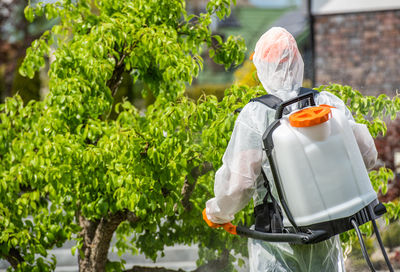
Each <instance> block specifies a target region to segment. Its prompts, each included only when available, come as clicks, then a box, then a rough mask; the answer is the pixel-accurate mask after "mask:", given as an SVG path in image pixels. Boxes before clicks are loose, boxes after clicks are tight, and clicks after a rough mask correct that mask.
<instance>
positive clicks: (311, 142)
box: [272, 108, 377, 226]
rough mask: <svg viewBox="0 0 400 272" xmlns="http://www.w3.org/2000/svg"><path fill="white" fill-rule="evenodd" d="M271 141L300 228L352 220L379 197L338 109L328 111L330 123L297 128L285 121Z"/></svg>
mask: <svg viewBox="0 0 400 272" xmlns="http://www.w3.org/2000/svg"><path fill="white" fill-rule="evenodd" d="M272 140H273V143H274V151H273V154H272V155H273V158H274V161H275V164H276V167H277V171H278V175H279V177H280V182H281V186H282V189H283V193H284V197H285V199H286V202H287V204H288V207H289V209H290V211H291V213H292V216H293V218H294V221H295V222H296V224H297V225H298V226H309V225H312V224H316V223H321V222H326V221H331V220H334V219H339V218H344V217H348V216H351V215H353V214H355V213H356V212H358V211H359V210H361V209H362V208H364V207H365V206H367V205H368V204H369V203H370V202H372V201H373V200H375V199H376V198H377V195H376V192H375V191H374V190H373V188H372V185H371V182H370V180H369V177H368V173H367V169H366V168H365V165H364V162H363V159H362V156H361V153H360V150H359V148H358V145H357V142H356V139H355V137H354V135H353V131H352V129H351V127H350V124H349V122H348V120H347V119H346V117H345V116H344V114H343V113H342V112H340V111H339V110H337V109H335V108H332V109H330V116H329V120H327V121H324V122H322V123H319V124H316V125H311V126H306V127H293V126H292V125H291V124H290V122H289V119H288V117H283V118H282V119H281V125H280V126H279V127H278V128H277V129H276V130H275V131H274V132H273V134H272ZM284 225H286V226H287V225H289V223H288V221H287V220H285V222H284Z"/></svg>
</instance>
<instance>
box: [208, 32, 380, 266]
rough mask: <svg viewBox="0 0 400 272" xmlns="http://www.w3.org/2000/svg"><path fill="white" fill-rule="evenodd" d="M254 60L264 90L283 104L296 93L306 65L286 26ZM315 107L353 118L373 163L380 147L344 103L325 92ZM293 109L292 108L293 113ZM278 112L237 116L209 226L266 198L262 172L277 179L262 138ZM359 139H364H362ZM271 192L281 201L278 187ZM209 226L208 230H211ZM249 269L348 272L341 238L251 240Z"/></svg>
mask: <svg viewBox="0 0 400 272" xmlns="http://www.w3.org/2000/svg"><path fill="white" fill-rule="evenodd" d="M253 62H254V65H255V66H256V69H257V75H258V77H259V79H260V81H261V83H262V85H263V86H264V88H265V90H266V91H267V92H268V93H269V94H272V95H275V96H277V97H278V98H280V99H281V100H287V99H290V98H293V97H296V96H297V95H298V91H299V89H300V87H301V84H302V80H303V71H304V64H303V60H302V58H301V55H300V53H299V51H298V49H297V45H296V41H295V40H294V38H293V37H292V35H291V34H290V33H289V32H287V31H286V30H285V29H283V28H272V29H270V30H269V31H267V32H266V33H265V34H264V35H263V36H261V38H260V39H259V41H258V42H257V45H256V48H255V53H254V55H253ZM315 100H316V103H317V104H327V105H331V106H334V107H336V108H338V109H340V110H342V111H343V112H344V113H345V114H346V117H347V118H348V119H349V120H350V122H351V124H352V128H353V132H354V134H355V136H356V139H357V142H358V144H359V147H360V150H361V153H362V154H363V158H364V162H365V163H366V166H367V167H368V168H369V167H371V166H373V164H375V161H376V156H377V153H376V149H375V146H374V144H373V140H372V137H371V136H370V135H369V132H368V130H367V128H366V127H365V126H363V125H359V124H356V123H355V122H354V120H353V118H352V116H351V113H350V112H349V111H348V110H347V108H346V106H345V105H344V103H343V102H342V101H341V100H340V99H338V98H337V97H336V96H334V95H332V94H330V93H327V92H321V93H319V94H318V95H316V97H315ZM295 109H296V106H293V107H292V108H291V110H295ZM274 115H275V111H274V110H273V109H271V108H269V107H267V106H266V105H263V104H262V103H257V102H250V103H248V104H247V105H246V106H245V107H244V108H243V109H242V111H241V113H240V114H239V116H238V118H237V120H236V123H235V127H234V130H233V132H232V136H231V139H230V141H229V144H228V147H227V149H226V151H225V154H224V157H223V165H222V167H221V168H220V169H218V171H217V173H216V175H215V185H214V191H215V197H214V198H212V199H210V200H209V201H207V203H206V209H205V213H206V216H207V221H208V224H209V225H210V224H211V225H212V223H215V224H224V223H227V222H230V221H231V220H233V218H234V215H235V214H236V213H237V212H238V211H240V210H241V209H243V208H244V207H245V206H246V205H247V203H248V202H249V201H250V199H251V198H252V197H253V201H254V206H257V205H260V204H262V202H263V199H264V196H265V194H266V188H265V187H264V185H263V183H264V180H263V177H262V175H261V168H263V170H264V172H265V173H266V176H267V178H268V180H270V181H271V180H273V178H272V174H271V171H270V168H269V163H268V160H267V158H266V155H265V152H264V151H263V146H262V135H263V133H264V132H265V129H266V128H267V127H268V125H270V124H271V123H272V122H273V121H274ZM359 139H362V141H361V140H359ZM270 186H271V190H272V194H273V195H274V196H275V198H276V199H278V198H277V193H276V190H275V188H274V184H273V183H270ZM211 225H210V226H211ZM248 245H249V259H250V271H344V265H343V257H342V253H341V246H340V241H339V238H338V237H334V238H331V239H329V240H326V241H324V242H321V243H318V244H313V245H289V244H287V243H267V242H263V241H259V240H253V239H249V244H248Z"/></svg>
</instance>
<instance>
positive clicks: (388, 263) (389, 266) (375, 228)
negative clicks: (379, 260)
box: [372, 220, 394, 272]
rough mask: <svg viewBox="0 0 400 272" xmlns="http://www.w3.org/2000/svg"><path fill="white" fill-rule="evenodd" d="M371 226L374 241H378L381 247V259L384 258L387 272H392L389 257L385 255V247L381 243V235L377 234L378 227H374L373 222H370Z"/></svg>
mask: <svg viewBox="0 0 400 272" xmlns="http://www.w3.org/2000/svg"><path fill="white" fill-rule="evenodd" d="M372 226H373V227H374V231H375V235H376V239H378V243H379V246H380V247H381V251H382V254H383V257H384V258H385V261H386V264H387V266H388V268H389V271H390V272H394V270H393V267H392V264H391V263H390V261H389V257H388V255H387V254H386V250H385V247H384V246H383V242H382V239H381V235H380V234H379V230H378V226H377V225H376V222H375V220H372Z"/></svg>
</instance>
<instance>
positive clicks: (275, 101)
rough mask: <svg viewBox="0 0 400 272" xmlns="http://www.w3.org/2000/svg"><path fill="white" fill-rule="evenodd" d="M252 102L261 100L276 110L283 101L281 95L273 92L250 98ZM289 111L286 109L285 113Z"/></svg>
mask: <svg viewBox="0 0 400 272" xmlns="http://www.w3.org/2000/svg"><path fill="white" fill-rule="evenodd" d="M250 102H260V103H262V104H264V105H266V106H267V107H269V108H271V109H274V110H276V109H277V108H278V106H279V104H280V103H282V102H283V100H282V99H280V98H279V97H276V96H275V95H272V94H266V95H263V96H260V97H256V98H253V99H251V100H250ZM288 113H289V112H288V111H287V110H286V109H285V110H284V114H288Z"/></svg>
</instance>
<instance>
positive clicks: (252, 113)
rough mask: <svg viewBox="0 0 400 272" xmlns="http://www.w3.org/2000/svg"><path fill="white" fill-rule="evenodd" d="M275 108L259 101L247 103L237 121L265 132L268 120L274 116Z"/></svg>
mask: <svg viewBox="0 0 400 272" xmlns="http://www.w3.org/2000/svg"><path fill="white" fill-rule="evenodd" d="M274 115H275V110H274V109H272V108H270V107H268V106H266V105H264V104H262V103H260V102H257V101H252V102H249V103H247V104H246V105H245V106H244V107H243V109H242V110H241V112H240V114H239V116H238V119H237V121H238V122H241V123H244V124H245V125H246V126H248V127H251V128H253V129H255V130H256V131H258V132H259V133H264V130H265V128H266V125H267V124H268V120H270V119H271V118H273V116H274Z"/></svg>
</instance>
